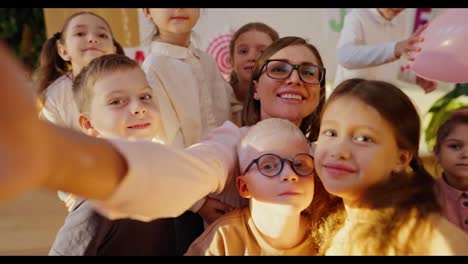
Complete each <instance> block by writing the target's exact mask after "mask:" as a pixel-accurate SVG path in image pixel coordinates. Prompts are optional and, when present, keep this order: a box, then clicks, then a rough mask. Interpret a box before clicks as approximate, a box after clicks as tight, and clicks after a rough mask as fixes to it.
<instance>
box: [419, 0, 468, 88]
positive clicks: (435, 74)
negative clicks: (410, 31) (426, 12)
mask: <svg viewBox="0 0 468 264" xmlns="http://www.w3.org/2000/svg"><path fill="white" fill-rule="evenodd" d="M421 36H422V37H423V38H424V41H423V42H422V43H421V44H420V47H421V51H420V52H418V53H417V54H416V55H415V59H414V61H413V62H412V63H411V64H410V65H411V69H412V70H413V71H414V72H415V73H416V75H419V76H421V77H423V78H425V79H429V80H433V81H442V82H451V83H468V9H464V8H460V9H449V10H447V11H445V12H444V13H442V14H440V15H439V16H437V17H436V18H434V20H433V21H431V22H430V23H429V25H428V26H427V28H426V29H425V30H424V31H423V32H422V33H421Z"/></svg>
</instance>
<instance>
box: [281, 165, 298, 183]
mask: <svg viewBox="0 0 468 264" xmlns="http://www.w3.org/2000/svg"><path fill="white" fill-rule="evenodd" d="M280 179H281V181H283V182H287V181H293V182H297V181H298V180H299V176H298V175H297V174H296V172H294V170H293V169H292V168H291V164H290V163H289V162H285V164H284V167H283V171H282V172H281V173H280Z"/></svg>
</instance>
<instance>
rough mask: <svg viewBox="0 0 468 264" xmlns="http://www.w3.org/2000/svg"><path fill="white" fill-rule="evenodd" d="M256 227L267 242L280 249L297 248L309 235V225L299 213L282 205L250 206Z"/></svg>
mask: <svg viewBox="0 0 468 264" xmlns="http://www.w3.org/2000/svg"><path fill="white" fill-rule="evenodd" d="M249 206H250V213H251V216H252V220H253V222H254V223H255V226H256V227H257V229H258V230H259V231H260V233H261V234H262V236H263V238H264V239H265V241H267V242H268V243H269V244H270V245H271V246H273V247H275V248H278V249H289V248H293V247H295V246H297V245H298V244H299V243H301V242H302V241H303V240H304V238H305V237H306V236H307V235H308V234H307V232H308V230H309V229H308V223H307V221H306V218H305V217H302V215H301V213H300V212H298V211H293V210H290V209H284V208H280V206H281V205H271V204H270V205H266V204H262V205H255V204H252V203H251V204H250V205H249Z"/></svg>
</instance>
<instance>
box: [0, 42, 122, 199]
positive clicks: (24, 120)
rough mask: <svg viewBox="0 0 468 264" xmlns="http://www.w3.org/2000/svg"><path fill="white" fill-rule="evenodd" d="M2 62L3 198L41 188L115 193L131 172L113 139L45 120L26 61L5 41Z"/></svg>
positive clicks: (92, 194)
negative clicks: (16, 56) (24, 68)
mask: <svg viewBox="0 0 468 264" xmlns="http://www.w3.org/2000/svg"><path fill="white" fill-rule="evenodd" d="M0 61H1V62H2V63H1V64H0V83H1V84H2V88H1V89H0V96H1V98H4V100H3V102H2V104H1V105H0V121H1V123H2V124H4V126H3V129H1V130H0V156H1V158H0V200H4V199H7V198H10V197H13V196H15V195H17V194H19V193H21V192H24V191H28V190H31V189H33V188H38V187H47V188H51V189H62V188H63V190H65V191H71V192H75V193H79V194H81V195H83V196H86V197H90V198H96V199H105V198H107V197H109V196H110V194H111V193H112V191H113V190H114V189H115V188H116V186H117V185H118V183H119V182H120V181H121V179H122V177H123V176H124V175H125V173H126V162H125V159H124V158H123V156H122V155H121V154H120V153H119V152H118V151H116V149H115V148H114V147H113V146H112V145H111V144H110V143H109V142H106V141H104V140H98V139H94V138H91V137H88V136H85V135H84V134H81V133H78V132H75V131H72V130H69V129H63V128H59V127H56V126H54V125H51V124H48V123H46V122H43V121H40V120H39V118H38V115H37V110H36V107H35V101H34V93H33V89H32V87H31V85H30V83H29V82H28V80H27V79H26V75H25V72H24V70H23V68H22V65H21V64H20V63H19V62H18V60H17V59H16V58H14V56H13V55H12V54H11V51H10V50H9V49H8V47H7V46H6V45H5V44H4V43H0ZM73 185H75V186H73Z"/></svg>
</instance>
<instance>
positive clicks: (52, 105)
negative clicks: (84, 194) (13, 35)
mask: <svg viewBox="0 0 468 264" xmlns="http://www.w3.org/2000/svg"><path fill="white" fill-rule="evenodd" d="M111 53H117V54H124V51H123V49H122V47H121V46H120V44H119V43H118V42H117V41H115V40H114V37H113V34H112V30H111V28H110V26H109V24H108V23H107V21H106V20H105V19H104V18H102V17H101V16H99V15H97V14H95V13H92V12H79V13H75V14H73V15H71V16H70V17H68V18H67V19H66V20H65V22H64V24H63V28H62V30H61V31H60V32H57V33H55V34H54V36H53V37H51V38H50V39H48V40H47V41H46V42H45V43H44V46H43V48H42V51H41V55H40V64H39V68H38V72H37V76H38V77H37V78H38V79H37V81H36V86H37V87H36V89H37V93H38V94H39V98H40V100H41V101H42V104H43V108H42V109H41V112H40V114H39V115H40V117H41V118H42V119H46V120H48V121H50V122H52V123H54V124H56V125H59V126H64V127H69V128H74V129H77V130H80V128H79V126H78V121H77V120H78V115H79V112H78V108H77V107H76V104H75V100H74V99H73V92H72V83H73V79H74V77H75V76H77V75H78V73H80V71H81V69H82V68H83V67H84V66H86V65H87V64H88V63H89V62H90V61H91V60H92V59H94V58H96V57H99V56H101V55H104V54H111ZM58 195H59V198H60V199H61V200H62V201H64V202H65V204H66V206H67V208H68V210H69V211H70V208H71V207H72V206H73V204H74V202H75V197H74V196H73V195H70V194H67V193H64V192H60V191H59V192H58Z"/></svg>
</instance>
